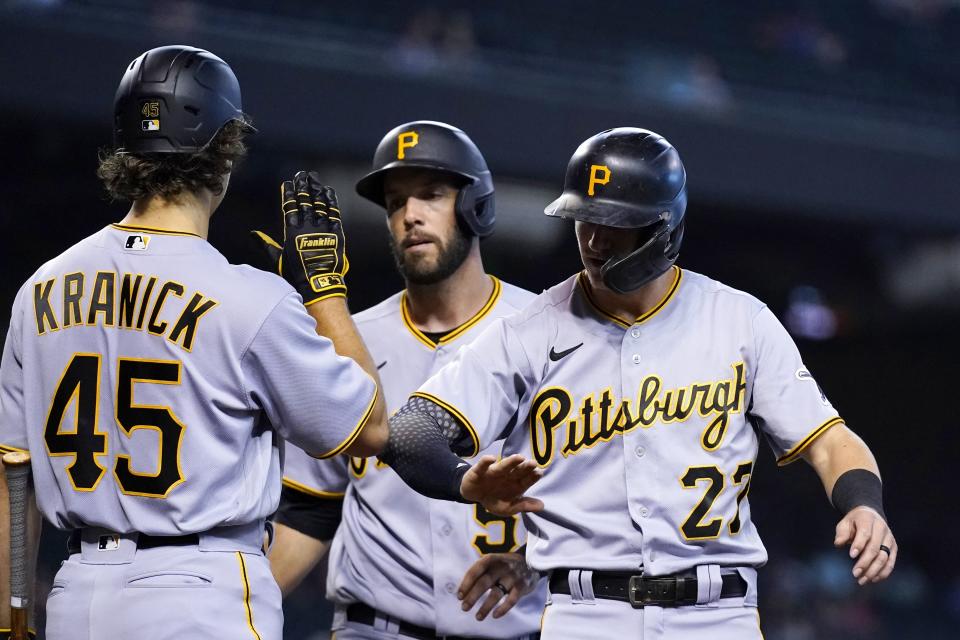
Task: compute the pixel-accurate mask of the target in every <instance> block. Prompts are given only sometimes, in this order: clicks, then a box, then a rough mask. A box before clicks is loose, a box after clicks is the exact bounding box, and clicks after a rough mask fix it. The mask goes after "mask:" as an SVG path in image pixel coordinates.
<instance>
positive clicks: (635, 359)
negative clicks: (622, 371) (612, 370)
mask: <svg viewBox="0 0 960 640" xmlns="http://www.w3.org/2000/svg"><path fill="white" fill-rule="evenodd" d="M633 364H640V354H639V353H635V354H633Z"/></svg>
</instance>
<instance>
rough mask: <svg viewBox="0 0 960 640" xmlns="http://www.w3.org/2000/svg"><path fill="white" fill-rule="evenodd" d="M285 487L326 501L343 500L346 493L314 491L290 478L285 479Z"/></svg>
mask: <svg viewBox="0 0 960 640" xmlns="http://www.w3.org/2000/svg"><path fill="white" fill-rule="evenodd" d="M283 486H285V487H287V488H288V489H293V490H294V491H299V492H300V493H305V494H307V495H308V496H313V497H314V498H324V499H325V500H340V499H341V498H343V497H344V496H345V495H347V494H346V493H342V492H338V491H321V490H320V489H314V488H313V487H308V486H307V485H305V484H302V483H300V482H297V481H296V480H291V479H290V478H288V477H286V476H284V477H283Z"/></svg>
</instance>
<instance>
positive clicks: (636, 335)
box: [630, 329, 640, 338]
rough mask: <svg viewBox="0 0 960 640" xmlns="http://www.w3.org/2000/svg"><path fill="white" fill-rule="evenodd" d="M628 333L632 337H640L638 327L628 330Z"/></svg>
mask: <svg viewBox="0 0 960 640" xmlns="http://www.w3.org/2000/svg"><path fill="white" fill-rule="evenodd" d="M630 335H632V336H633V337H634V338H639V337H640V329H634V330H633V331H631V332H630Z"/></svg>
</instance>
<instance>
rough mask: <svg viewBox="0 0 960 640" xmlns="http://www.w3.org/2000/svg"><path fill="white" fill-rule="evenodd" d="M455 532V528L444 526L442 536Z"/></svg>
mask: <svg viewBox="0 0 960 640" xmlns="http://www.w3.org/2000/svg"><path fill="white" fill-rule="evenodd" d="M451 531H453V527H451V526H450V525H448V524H445V525H443V528H442V529H440V534H441V535H444V536H448V535H450V532H451Z"/></svg>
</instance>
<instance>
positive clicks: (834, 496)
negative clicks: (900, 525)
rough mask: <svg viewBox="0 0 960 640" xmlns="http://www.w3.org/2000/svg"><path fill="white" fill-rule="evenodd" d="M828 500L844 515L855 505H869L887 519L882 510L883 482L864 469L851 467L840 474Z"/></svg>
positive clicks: (854, 507)
mask: <svg viewBox="0 0 960 640" xmlns="http://www.w3.org/2000/svg"><path fill="white" fill-rule="evenodd" d="M830 501H831V502H832V503H833V506H834V507H835V508H836V509H837V510H838V511H839V512H840V513H842V514H844V515H846V514H848V513H850V512H851V511H852V510H854V509H856V508H857V507H870V508H871V509H874V510H875V511H876V512H877V513H879V514H880V517H882V518H883V519H884V520H886V519H887V516H886V514H884V512H883V483H882V482H881V481H880V478H879V477H878V476H877V474H875V473H873V472H872V471H867V470H866V469H851V470H850V471H847V472H845V473H843V474H841V476H840V477H839V478H837V481H836V483H834V485H833V491H832V492H831V493H830Z"/></svg>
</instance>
